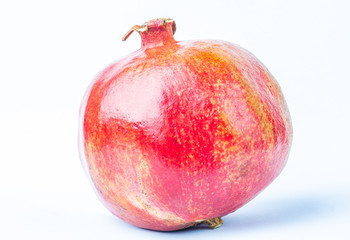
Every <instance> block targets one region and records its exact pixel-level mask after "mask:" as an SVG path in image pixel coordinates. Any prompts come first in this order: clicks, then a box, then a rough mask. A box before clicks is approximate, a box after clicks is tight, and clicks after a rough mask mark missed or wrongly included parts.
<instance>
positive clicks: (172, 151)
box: [79, 19, 292, 231]
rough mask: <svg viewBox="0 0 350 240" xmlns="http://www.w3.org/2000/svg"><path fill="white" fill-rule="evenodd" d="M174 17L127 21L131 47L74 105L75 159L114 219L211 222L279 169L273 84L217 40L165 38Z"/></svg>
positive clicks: (284, 115)
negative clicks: (133, 39) (136, 37)
mask: <svg viewBox="0 0 350 240" xmlns="http://www.w3.org/2000/svg"><path fill="white" fill-rule="evenodd" d="M175 29H176V28H175V22H174V21H173V20H171V19H154V20H151V21H149V22H147V23H145V24H144V25H142V26H138V25H136V26H134V27H133V28H132V29H131V30H130V31H129V32H128V33H127V34H126V35H125V36H124V38H123V40H125V39H126V38H127V37H129V35H130V34H131V33H132V32H134V31H136V32H138V33H139V34H140V36H141V39H142V47H141V49H139V50H138V51H136V52H134V53H132V54H130V55H128V56H126V57H124V58H121V59H119V60H117V61H116V62H114V63H113V64H111V65H110V66H109V67H107V68H106V69H104V70H103V71H102V72H101V73H100V74H99V75H98V76H97V77H96V78H95V80H94V81H93V83H92V84H91V85H90V87H89V89H88V91H87V93H86V95H85V97H84V100H83V103H82V105H81V109H80V134H79V136H80V153H81V154H80V156H81V160H82V162H83V165H84V166H85V168H86V170H87V173H88V175H89V176H90V179H91V182H92V183H93V186H94V189H95V190H96V193H97V195H98V196H99V198H100V199H101V201H102V202H103V203H104V205H105V206H106V207H107V208H108V209H109V210H110V211H111V212H112V213H113V214H115V215H116V216H118V217H119V218H121V219H122V220H124V221H126V222H128V223H131V224H133V225H136V226H138V227H141V228H147V229H153V230H160V231H171V230H177V229H182V228H187V227H191V226H194V225H197V224H200V223H205V224H207V225H209V227H210V228H216V227H218V226H221V225H222V223H223V222H222V220H221V217H222V216H225V215H227V214H229V213H231V212H233V211H235V210H236V209H238V208H239V207H241V206H242V205H244V204H245V203H247V202H248V201H249V200H251V199H252V198H253V197H255V196H256V195H257V194H258V193H259V192H260V191H261V190H263V189H264V188H265V187H266V186H267V185H268V184H269V183H271V181H272V180H274V179H275V178H276V177H277V175H278V174H279V173H280V172H281V170H282V168H283V167H284V165H285V163H286V160H287V157H288V153H289V149H290V144H291V139H292V126H291V120H290V115H289V112H288V109H287V105H286V102H285V100H284V98H283V95H282V92H281V90H280V87H279V85H278V84H277V82H276V80H275V79H274V77H273V76H272V75H271V74H270V73H269V71H268V70H267V69H266V67H265V66H264V65H263V64H262V63H261V62H260V61H259V60H258V59H257V58H256V57H254V56H253V55H252V54H251V53H249V52H248V51H246V50H244V49H243V48H241V47H239V46H237V45H234V44H232V43H229V42H225V41H214V40H205V41H182V42H179V41H175V40H174V38H173V34H174V32H175Z"/></svg>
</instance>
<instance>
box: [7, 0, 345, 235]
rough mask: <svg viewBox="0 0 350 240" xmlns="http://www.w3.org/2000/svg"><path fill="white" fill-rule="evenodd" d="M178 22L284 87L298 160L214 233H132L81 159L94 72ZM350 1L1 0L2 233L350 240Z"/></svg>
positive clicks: (189, 34) (186, 32) (181, 35)
mask: <svg viewBox="0 0 350 240" xmlns="http://www.w3.org/2000/svg"><path fill="white" fill-rule="evenodd" d="M157 17H171V18H173V19H175V21H176V23H177V27H178V28H177V33H176V35H175V39H176V40H180V41H181V40H190V39H208V38H209V39H222V40H227V41H230V42H234V43H237V44H239V45H241V46H243V47H244V48H246V49H248V50H249V51H251V52H253V53H254V54H255V55H256V56H257V57H258V58H259V59H260V60H261V61H262V62H263V63H264V64H265V65H266V66H267V67H268V68H269V70H270V71H271V72H272V73H273V75H274V76H275V77H276V79H277V80H278V82H279V83H280V85H281V87H282V90H283V92H284V95H285V98H286V100H287V102H288V105H289V108H290V112H291V115H292V120H293V126H294V140H293V146H292V150H291V154H290V157H289V162H288V164H287V166H286V168H285V169H284V171H283V172H282V174H281V175H280V176H279V177H278V178H277V179H276V180H275V182H274V183H273V184H271V185H270V186H269V187H268V188H267V189H266V190H265V191H264V192H263V193H261V194H260V195H259V196H258V197H257V198H255V199H254V200H253V201H251V202H250V203H248V204H247V205H246V206H244V207H242V208H241V209H240V210H238V211H237V212H235V213H233V214H230V215H228V216H226V217H224V218H223V219H224V221H225V223H224V225H223V226H222V227H221V228H219V229H217V230H207V229H194V230H185V231H178V232H171V233H160V232H154V231H148V230H143V229H139V228H136V227H133V226H131V225H128V224H126V223H124V222H122V221H121V220H119V219H118V218H116V217H114V216H113V215H112V214H110V213H109V212H108V211H107V210H106V209H105V208H104V207H103V206H102V204H101V203H100V202H99V200H98V199H97V197H96V196H95V195H94V193H93V191H92V188H91V187H90V184H89V182H88V180H87V178H86V177H85V175H84V173H83V169H82V167H81V165H80V161H79V157H78V151H77V129H78V110H79V106H80V101H81V99H82V97H83V94H84V92H85V90H86V88H87V86H88V85H89V83H90V81H91V80H92V78H93V77H94V76H95V74H96V73H97V72H99V71H100V70H101V69H102V68H104V67H105V66H107V65H108V64H109V63H110V62H112V61H113V60H115V59H117V58H119V57H121V56H124V55H126V54H128V53H130V52H132V51H135V50H137V49H138V48H139V46H140V39H139V36H138V35H137V34H134V35H132V36H131V37H130V38H129V39H128V40H127V41H126V42H122V41H121V40H120V39H121V37H122V35H123V34H124V33H125V32H126V31H127V30H128V29H129V28H130V27H131V26H133V25H134V24H142V23H144V22H145V21H147V20H150V19H153V18H157ZM349 23H350V4H349V1H346V0H344V1H340V0H338V1H336V0H333V1H331V0H329V1H320V0H319V1H307V0H294V1H277V0H276V1H272V0H271V1H259V0H256V1H249V0H248V1H247V0H240V1H204V0H201V1H189V0H187V1H169V0H168V1H166V0H162V1H134V0H126V1H119V2H118V1H37V0H33V1H1V2H0V35H1V36H0V81H1V85H0V114H1V117H0V239H123V238H124V239H141V238H142V239H174V238H179V237H183V238H184V239H202V240H203V239H235V240H240V239H270V240H271V239H350V232H349V226H350V176H349V175H350V154H349V149H350V138H349V136H350V126H349V120H350V77H349V69H350V66H349V63H350V59H349V56H350V47H349V45H350V34H349V29H350V26H349V25H350V24H349Z"/></svg>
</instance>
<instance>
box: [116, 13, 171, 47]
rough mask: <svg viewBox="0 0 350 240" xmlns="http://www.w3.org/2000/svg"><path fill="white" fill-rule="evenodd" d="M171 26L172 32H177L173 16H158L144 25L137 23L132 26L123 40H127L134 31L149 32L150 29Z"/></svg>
mask: <svg viewBox="0 0 350 240" xmlns="http://www.w3.org/2000/svg"><path fill="white" fill-rule="evenodd" d="M169 25H170V26H171V30H172V34H173V35H174V34H175V31H176V24H175V21H174V20H173V19H171V18H156V19H152V20H150V21H148V22H145V23H144V24H143V25H141V26H140V25H135V26H133V27H132V28H130V30H129V31H128V32H127V33H126V34H125V35H124V36H123V37H122V40H123V41H125V40H126V39H128V37H129V36H130V35H131V34H132V33H133V32H134V31H136V32H138V33H143V32H147V33H148V32H149V31H150V30H153V29H155V30H156V29H161V28H163V29H165V28H167V26H169Z"/></svg>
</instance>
